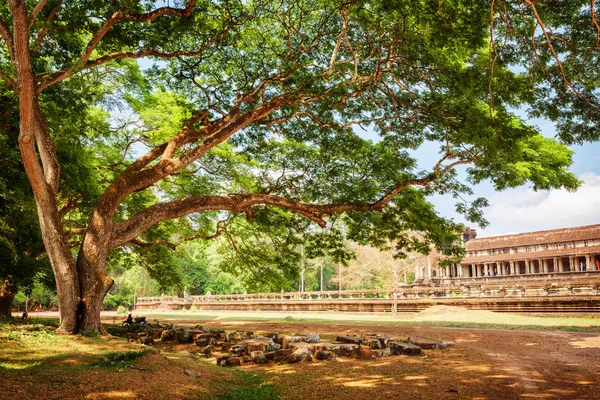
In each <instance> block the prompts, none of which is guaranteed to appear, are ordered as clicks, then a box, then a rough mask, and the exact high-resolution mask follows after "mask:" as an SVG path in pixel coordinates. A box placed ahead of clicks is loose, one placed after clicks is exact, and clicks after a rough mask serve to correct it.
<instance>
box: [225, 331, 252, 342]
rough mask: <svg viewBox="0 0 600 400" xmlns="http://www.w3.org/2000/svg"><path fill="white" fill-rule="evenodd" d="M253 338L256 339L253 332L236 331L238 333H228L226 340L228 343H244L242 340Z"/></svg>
mask: <svg viewBox="0 0 600 400" xmlns="http://www.w3.org/2000/svg"><path fill="white" fill-rule="evenodd" d="M253 337H254V332H251V331H247V332H244V331H236V332H229V333H227V335H226V338H225V339H226V340H227V341H228V342H231V341H235V342H239V341H242V340H248V339H252V338H253Z"/></svg>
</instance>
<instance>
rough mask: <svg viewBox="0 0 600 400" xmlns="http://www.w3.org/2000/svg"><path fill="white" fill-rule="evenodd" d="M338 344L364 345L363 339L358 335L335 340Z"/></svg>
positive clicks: (339, 337)
mask: <svg viewBox="0 0 600 400" xmlns="http://www.w3.org/2000/svg"><path fill="white" fill-rule="evenodd" d="M335 340H336V342H342V343H352V344H363V340H364V339H363V338H361V337H360V336H356V335H346V336H338V337H336V338H335Z"/></svg>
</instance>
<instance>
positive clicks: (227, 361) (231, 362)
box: [217, 356, 242, 367]
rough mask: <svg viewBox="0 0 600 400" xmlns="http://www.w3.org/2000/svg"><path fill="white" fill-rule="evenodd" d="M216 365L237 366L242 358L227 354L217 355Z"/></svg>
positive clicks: (240, 363)
mask: <svg viewBox="0 0 600 400" xmlns="http://www.w3.org/2000/svg"><path fill="white" fill-rule="evenodd" d="M217 365H219V366H221V367H239V366H240V365H242V358H241V357H229V356H225V357H219V358H218V359H217Z"/></svg>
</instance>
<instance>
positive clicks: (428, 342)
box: [407, 336, 440, 350]
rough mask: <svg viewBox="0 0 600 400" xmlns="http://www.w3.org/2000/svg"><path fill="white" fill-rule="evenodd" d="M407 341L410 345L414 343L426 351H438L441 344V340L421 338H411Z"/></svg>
mask: <svg viewBox="0 0 600 400" xmlns="http://www.w3.org/2000/svg"><path fill="white" fill-rule="evenodd" d="M407 341H408V343H412V344H414V345H416V346H419V347H420V348H422V349H424V350H429V349H437V348H438V346H439V344H440V341H439V340H435V339H428V338H424V337H419V336H409V337H408V340H407Z"/></svg>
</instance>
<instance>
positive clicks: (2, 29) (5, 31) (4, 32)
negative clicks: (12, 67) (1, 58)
mask: <svg viewBox="0 0 600 400" xmlns="http://www.w3.org/2000/svg"><path fill="white" fill-rule="evenodd" d="M0 35H1V36H2V38H3V39H4V41H5V42H6V47H8V54H9V55H10V59H11V60H12V61H13V62H14V60H15V47H14V43H13V37H12V34H11V33H10V29H9V28H8V25H6V24H5V23H4V21H2V20H0Z"/></svg>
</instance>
